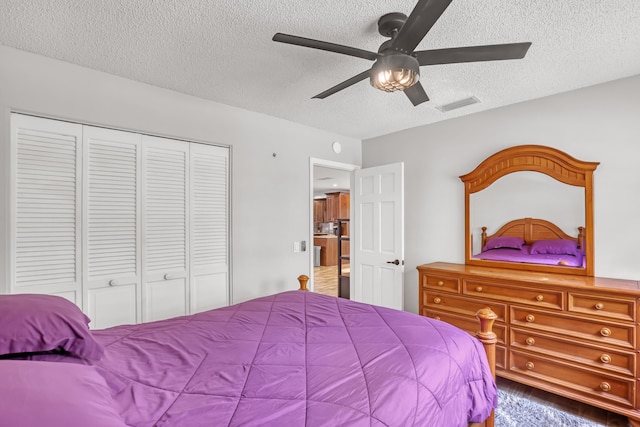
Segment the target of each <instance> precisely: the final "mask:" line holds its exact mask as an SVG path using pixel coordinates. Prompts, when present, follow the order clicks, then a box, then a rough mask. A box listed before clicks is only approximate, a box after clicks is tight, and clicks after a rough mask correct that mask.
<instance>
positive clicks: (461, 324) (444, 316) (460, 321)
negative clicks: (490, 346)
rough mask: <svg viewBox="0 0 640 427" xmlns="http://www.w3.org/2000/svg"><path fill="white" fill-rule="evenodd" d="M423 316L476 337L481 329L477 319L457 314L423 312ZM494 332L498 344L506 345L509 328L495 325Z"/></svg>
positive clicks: (432, 311)
mask: <svg viewBox="0 0 640 427" xmlns="http://www.w3.org/2000/svg"><path fill="white" fill-rule="evenodd" d="M422 315H423V316H426V317H430V318H432V319H437V320H442V321H443V322H447V323H450V324H452V325H453V326H456V327H458V328H460V329H462V330H464V331H467V332H469V333H470V334H471V335H473V336H475V335H476V332H478V330H479V329H480V322H479V321H478V319H476V318H473V319H472V318H469V317H466V316H456V315H455V314H451V313H447V312H444V311H439V310H429V309H424V310H422ZM493 332H494V333H495V334H496V336H497V337H498V344H502V345H505V337H506V336H507V326H506V325H504V324H501V323H494V324H493Z"/></svg>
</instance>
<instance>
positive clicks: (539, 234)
mask: <svg viewBox="0 0 640 427" xmlns="http://www.w3.org/2000/svg"><path fill="white" fill-rule="evenodd" d="M500 236H511V237H521V238H522V239H524V241H525V243H526V244H527V245H530V244H531V243H532V242H534V241H536V240H551V239H566V240H573V241H576V242H578V244H579V245H580V248H584V243H585V242H584V238H585V229H584V227H578V237H572V236H569V235H568V234H566V233H565V232H564V231H562V230H561V229H560V227H558V226H557V225H555V224H554V223H552V222H549V221H545V220H544V219H538V218H521V219H514V220H513V221H509V222H508V223H506V224H505V225H503V226H502V227H500V228H499V229H498V231H496V232H495V233H494V234H491V235H487V227H482V247H484V245H486V244H487V240H489V239H491V238H492V237H500Z"/></svg>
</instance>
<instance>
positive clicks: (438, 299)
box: [433, 297, 442, 304]
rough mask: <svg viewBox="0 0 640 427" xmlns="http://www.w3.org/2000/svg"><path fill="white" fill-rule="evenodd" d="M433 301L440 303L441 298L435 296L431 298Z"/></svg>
mask: <svg viewBox="0 0 640 427" xmlns="http://www.w3.org/2000/svg"><path fill="white" fill-rule="evenodd" d="M433 302H434V303H436V304H440V303H441V302H442V300H441V299H440V298H438V297H435V298H434V299H433Z"/></svg>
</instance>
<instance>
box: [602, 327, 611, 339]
mask: <svg viewBox="0 0 640 427" xmlns="http://www.w3.org/2000/svg"><path fill="white" fill-rule="evenodd" d="M600 335H602V336H603V337H610V336H611V329H609V328H602V329H600Z"/></svg>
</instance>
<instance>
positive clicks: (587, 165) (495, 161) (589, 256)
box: [460, 145, 599, 276]
mask: <svg viewBox="0 0 640 427" xmlns="http://www.w3.org/2000/svg"><path fill="white" fill-rule="evenodd" d="M598 164H599V163H598V162H584V161H580V160H577V159H575V158H573V157H571V156H570V155H568V154H566V153H564V152H562V151H560V150H557V149H555V148H551V147H545V146H541V145H521V146H516V147H511V148H507V149H505V150H502V151H499V152H497V153H496V154H494V155H492V156H489V157H488V158H487V159H485V160H484V161H483V162H482V163H480V164H479V165H478V166H477V167H476V168H475V169H474V170H473V171H471V172H470V173H468V174H466V175H463V176H461V177H460V179H461V180H462V182H463V183H464V188H465V236H466V238H465V263H466V264H470V265H483V266H493V267H500V268H514V269H522V270H530V271H546V272H554V273H565V274H578V275H586V276H593V275H594V249H593V248H594V232H593V203H592V202H593V171H594V170H595V169H596V167H597V166H598ZM521 171H532V172H540V173H543V174H545V175H548V176H550V177H551V178H554V179H556V180H557V181H560V182H562V183H564V184H567V185H572V186H576V187H583V188H584V203H585V207H584V213H585V218H584V223H583V224H584V229H583V237H582V240H583V242H581V243H583V244H581V246H582V249H583V252H584V255H585V268H574V267H561V266H553V265H536V264H516V263H509V262H502V261H490V260H481V259H474V258H473V256H472V255H473V254H472V252H473V246H472V243H473V242H472V233H471V225H470V215H471V213H470V195H471V194H473V193H476V192H478V191H481V190H483V189H485V188H487V187H489V186H490V185H491V184H492V183H494V182H495V181H496V180H498V179H499V178H501V177H503V176H505V175H508V174H511V173H514V172H521ZM563 234H564V233H563ZM570 238H571V237H570ZM572 239H574V240H575V239H576V238H575V237H574V238H572Z"/></svg>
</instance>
